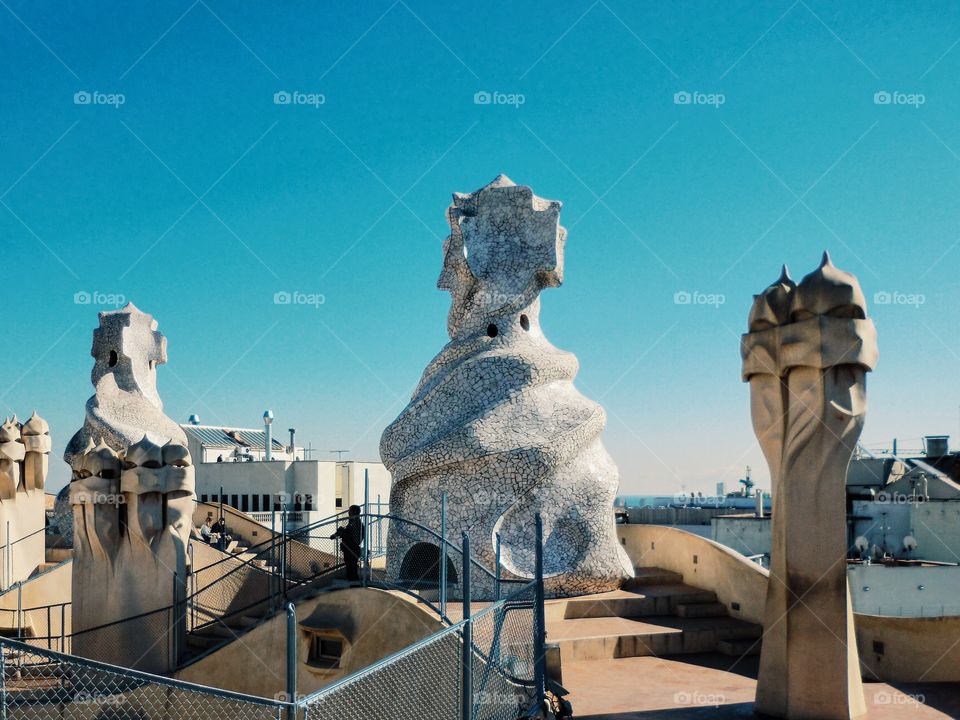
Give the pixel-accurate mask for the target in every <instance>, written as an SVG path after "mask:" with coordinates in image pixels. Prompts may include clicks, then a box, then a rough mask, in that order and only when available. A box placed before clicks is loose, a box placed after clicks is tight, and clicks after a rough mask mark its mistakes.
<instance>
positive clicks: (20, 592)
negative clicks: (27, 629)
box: [17, 582, 23, 640]
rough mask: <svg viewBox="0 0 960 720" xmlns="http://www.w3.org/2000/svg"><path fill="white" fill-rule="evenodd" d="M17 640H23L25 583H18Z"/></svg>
mask: <svg viewBox="0 0 960 720" xmlns="http://www.w3.org/2000/svg"><path fill="white" fill-rule="evenodd" d="M17 640H23V583H22V582H18V583H17Z"/></svg>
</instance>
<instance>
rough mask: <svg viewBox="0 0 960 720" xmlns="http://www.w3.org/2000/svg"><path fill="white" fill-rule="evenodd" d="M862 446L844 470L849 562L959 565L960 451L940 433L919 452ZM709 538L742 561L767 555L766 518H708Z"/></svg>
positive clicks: (768, 546)
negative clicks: (724, 546) (711, 525)
mask: <svg viewBox="0 0 960 720" xmlns="http://www.w3.org/2000/svg"><path fill="white" fill-rule="evenodd" d="M901 452H902V454H901V453H898V451H897V447H896V444H894V446H893V448H890V449H886V450H880V451H875V452H871V451H868V450H865V449H864V448H859V449H858V451H857V453H856V455H855V456H854V458H853V460H851V462H850V467H849V468H848V470H847V527H848V543H849V544H848V547H849V548H851V550H850V553H849V555H850V557H852V558H863V559H867V558H869V559H870V560H871V561H873V562H877V561H882V560H887V561H926V562H932V563H946V564H956V563H960V482H958V475H960V453H957V452H950V451H949V447H948V438H947V436H945V435H936V436H927V437H926V438H924V443H923V450H916V451H913V452H911V451H906V452H903V451H901ZM712 524H713V534H712V537H713V539H714V540H716V541H717V542H719V543H721V544H724V545H727V546H728V547H730V548H732V549H734V550H736V551H737V552H739V553H742V554H744V555H747V556H758V555H762V556H765V557H764V559H763V562H764V564H766V561H767V560H768V559H769V552H770V519H769V518H758V517H754V516H752V515H742V514H740V515H733V514H731V515H727V516H720V517H714V518H713V519H712Z"/></svg>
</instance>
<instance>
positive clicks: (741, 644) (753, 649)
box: [717, 640, 761, 658]
mask: <svg viewBox="0 0 960 720" xmlns="http://www.w3.org/2000/svg"><path fill="white" fill-rule="evenodd" d="M760 646H761V642H760V641H758V640H721V641H720V642H718V643H717V652H719V653H722V654H723V655H729V656H730V657H738V658H739V657H744V656H745V655H759V654H760Z"/></svg>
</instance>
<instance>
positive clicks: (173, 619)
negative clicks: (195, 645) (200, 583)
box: [168, 573, 180, 672]
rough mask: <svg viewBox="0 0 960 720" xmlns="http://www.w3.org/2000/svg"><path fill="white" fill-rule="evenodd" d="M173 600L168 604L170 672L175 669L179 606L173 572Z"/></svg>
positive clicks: (175, 577)
mask: <svg viewBox="0 0 960 720" xmlns="http://www.w3.org/2000/svg"><path fill="white" fill-rule="evenodd" d="M172 600H173V602H172V603H171V604H170V624H169V625H168V627H169V628H170V672H173V671H174V670H176V669H177V641H178V640H179V639H180V638H179V635H180V619H179V617H178V616H179V615H180V612H179V608H178V607H177V605H178V603H177V573H173V598H172Z"/></svg>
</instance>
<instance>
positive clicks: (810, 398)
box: [741, 253, 877, 720]
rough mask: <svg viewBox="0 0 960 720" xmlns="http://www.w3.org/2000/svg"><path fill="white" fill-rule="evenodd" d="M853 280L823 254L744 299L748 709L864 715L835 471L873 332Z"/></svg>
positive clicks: (858, 410)
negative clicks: (768, 493)
mask: <svg viewBox="0 0 960 720" xmlns="http://www.w3.org/2000/svg"><path fill="white" fill-rule="evenodd" d="M866 310H867V307H866V300H865V298H864V296H863V292H862V291H861V289H860V285H859V283H858V282H857V279H856V278H855V277H854V276H853V275H851V274H849V273H846V272H843V271H842V270H839V269H837V268H836V267H834V265H833V264H832V263H831V262H830V257H829V255H827V254H826V253H824V256H823V262H822V263H821V264H820V267H818V268H817V269H816V270H815V271H814V272H812V273H810V274H809V275H807V276H806V277H805V278H803V280H801V281H800V283H799V285H798V284H796V283H794V282H793V280H791V279H790V276H789V274H788V273H787V270H786V268H784V269H783V273H782V274H781V276H780V278H779V279H778V280H777V281H776V282H775V283H773V284H772V285H771V286H770V287H768V288H767V289H766V290H765V291H764V292H763V293H761V294H760V295H757V296H755V298H754V303H753V308H752V309H751V311H750V317H749V321H748V322H749V324H748V327H749V332H748V333H747V334H746V335H744V336H743V338H742V342H741V353H742V357H743V380H744V381H745V382H749V383H750V403H751V414H752V417H753V429H754V432H755V433H756V435H757V439H758V440H759V441H760V446H761V448H762V449H763V453H764V456H765V457H766V460H767V463H768V465H769V466H770V478H771V483H772V492H773V515H772V523H773V541H772V545H771V551H770V558H771V560H770V579H769V584H768V586H767V602H766V609H765V619H764V637H763V647H762V650H761V655H760V673H759V677H758V680H757V698H756V704H755V709H756V711H757V712H760V713H763V714H765V715H769V716H772V717H779V718H798V719H799V718H821V719H823V720H833V719H838V720H841V719H849V718H855V717H859V716H860V715H863V714H864V713H865V712H866V707H865V703H864V695H863V686H862V683H861V679H860V663H859V656H858V653H857V643H856V638H855V636H854V627H853V614H852V610H851V606H850V593H849V588H848V587H847V569H846V555H847V544H848V539H847V523H846V482H845V478H846V471H847V465H848V464H849V462H850V457H851V455H852V453H853V450H854V448H855V446H856V443H857V440H858V438H859V437H860V432H861V430H862V429H863V423H864V419H865V416H866V410H867V397H866V373H867V372H869V371H870V370H872V369H873V368H874V366H875V365H876V362H877V337H876V329H875V328H874V326H873V321H871V320H869V319H867V317H866Z"/></svg>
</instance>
